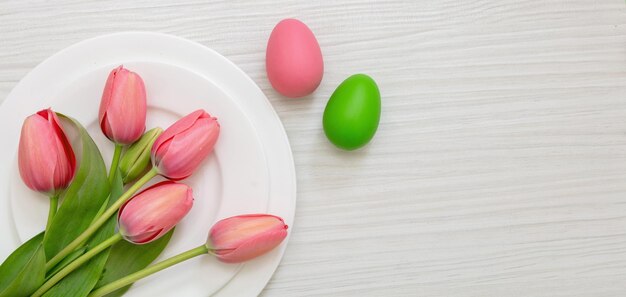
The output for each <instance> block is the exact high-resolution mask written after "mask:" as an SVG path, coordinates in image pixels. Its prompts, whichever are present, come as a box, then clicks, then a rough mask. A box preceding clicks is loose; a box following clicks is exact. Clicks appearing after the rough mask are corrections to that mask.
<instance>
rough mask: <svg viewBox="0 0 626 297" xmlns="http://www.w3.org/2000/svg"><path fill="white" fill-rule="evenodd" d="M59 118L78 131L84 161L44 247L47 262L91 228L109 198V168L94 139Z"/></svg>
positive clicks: (74, 122) (53, 221) (69, 188)
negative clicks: (107, 168) (107, 169)
mask: <svg viewBox="0 0 626 297" xmlns="http://www.w3.org/2000/svg"><path fill="white" fill-rule="evenodd" d="M58 115H59V117H61V118H63V119H66V120H69V122H70V123H71V126H73V128H75V129H77V130H78V132H79V136H80V142H81V144H82V148H81V154H79V155H81V156H82V157H81V160H80V161H79V165H78V169H77V171H76V175H75V177H74V180H73V181H72V184H71V185H70V186H69V187H68V188H67V190H66V191H65V192H64V193H63V194H62V196H61V199H63V204H61V207H60V208H59V210H58V212H57V214H56V216H55V217H54V219H53V220H52V224H51V225H50V228H49V229H48V230H47V231H46V233H45V236H44V239H43V247H44V250H45V253H46V257H47V258H48V259H50V258H52V257H53V256H54V255H56V254H57V253H58V252H59V251H61V249H63V248H64V247H65V246H66V245H67V244H69V243H70V242H72V240H74V239H75V238H76V237H78V235H80V234H81V233H82V232H83V231H84V230H85V229H87V227H89V225H90V223H91V222H92V221H93V219H94V217H95V216H96V214H97V213H98V210H100V207H101V206H102V204H103V203H104V202H105V201H106V199H107V197H108V196H109V182H108V177H107V171H106V166H105V165H104V161H103V160H102V155H101V154H100V151H99V150H98V147H97V146H96V144H95V143H94V141H93V139H91V137H90V136H89V134H88V133H87V131H86V130H85V128H84V127H83V126H82V125H81V124H80V123H79V122H78V121H76V120H74V119H72V118H70V117H67V116H64V115H62V114H58ZM75 150H76V148H75Z"/></svg>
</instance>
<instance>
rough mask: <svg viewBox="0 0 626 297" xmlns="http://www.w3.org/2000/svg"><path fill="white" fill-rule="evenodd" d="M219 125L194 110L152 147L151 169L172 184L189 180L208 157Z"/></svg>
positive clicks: (218, 131) (168, 130) (164, 133)
mask: <svg viewBox="0 0 626 297" xmlns="http://www.w3.org/2000/svg"><path fill="white" fill-rule="evenodd" d="M219 134H220V124H219V123H218V122H217V119H216V118H214V117H211V116H210V115H209V114H208V113H206V111H204V110H201V109H200V110H196V111H194V112H192V113H190V114H189V115H187V116H185V117H183V118H182V119H180V120H178V121H177V122H176V123H174V124H173V125H172V126H170V127H169V128H167V130H165V131H164V132H163V133H162V134H161V135H160V136H159V138H157V140H156V141H155V142H154V145H152V151H151V153H152V165H154V168H156V170H157V172H158V173H159V174H161V175H163V176H165V177H167V178H169V179H172V180H181V179H184V178H186V177H188V176H190V175H191V174H192V173H193V172H194V171H195V170H196V169H197V168H198V166H200V163H201V162H202V161H203V160H204V159H205V158H206V156H207V155H208V154H209V153H211V151H212V150H213V146H214V145H215V142H216V141H217V137H218V136H219Z"/></svg>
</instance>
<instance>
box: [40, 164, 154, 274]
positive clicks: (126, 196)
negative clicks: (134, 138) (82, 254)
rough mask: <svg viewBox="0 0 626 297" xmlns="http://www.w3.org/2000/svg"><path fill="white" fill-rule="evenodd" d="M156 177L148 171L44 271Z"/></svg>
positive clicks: (63, 256) (53, 259)
mask: <svg viewBox="0 0 626 297" xmlns="http://www.w3.org/2000/svg"><path fill="white" fill-rule="evenodd" d="M156 175H157V172H156V170H155V169H152V170H150V171H148V172H147V173H146V174H145V175H144V176H143V177H141V178H140V179H139V180H138V181H137V182H136V183H135V184H134V185H132V186H131V187H130V188H128V190H127V191H126V192H125V193H124V194H122V196H120V198H118V199H117V200H116V201H115V203H113V204H112V205H111V206H110V207H109V208H108V209H107V210H106V211H104V213H102V215H101V216H100V217H99V218H97V219H96V220H95V221H94V222H93V223H91V225H90V226H89V227H87V229H85V231H83V233H81V234H80V235H79V236H78V237H76V238H75V239H74V240H73V241H72V242H70V244H68V245H67V246H66V247H65V248H63V249H62V250H61V251H60V252H59V253H58V254H56V255H55V256H54V257H52V259H50V261H48V263H46V271H50V269H52V267H54V266H55V265H57V264H58V263H59V262H61V260H63V258H65V257H67V255H69V254H70V253H71V252H73V251H74V250H75V249H77V248H79V247H80V245H81V244H82V243H83V242H84V241H85V240H87V239H89V237H90V236H91V235H93V233H94V232H96V231H97V230H98V229H99V228H100V227H101V226H102V225H103V224H104V223H105V222H106V221H107V220H108V219H109V218H110V217H111V216H112V215H113V214H114V213H115V212H117V210H118V209H119V208H120V207H121V206H122V204H124V202H126V201H127V200H128V199H130V198H131V197H132V196H133V194H135V192H137V191H138V190H139V189H140V188H141V187H142V186H143V185H145V184H146V183H147V182H148V181H150V180H151V179H152V178H153V177H155V176H156Z"/></svg>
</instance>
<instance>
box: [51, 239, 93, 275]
mask: <svg viewBox="0 0 626 297" xmlns="http://www.w3.org/2000/svg"><path fill="white" fill-rule="evenodd" d="M86 251H87V247H86V246H84V247H81V248H79V249H77V250H75V251H73V252H71V253H70V254H69V255H67V257H65V258H64V259H63V260H61V262H59V264H57V265H56V266H54V268H52V270H50V271H49V272H48V277H46V280H48V279H49V278H50V277H52V276H53V275H55V274H56V273H57V272H59V271H60V270H61V269H63V267H65V266H67V264H70V263H72V261H74V260H76V258H78V257H80V256H82V255H83V254H84V253H85V252H86Z"/></svg>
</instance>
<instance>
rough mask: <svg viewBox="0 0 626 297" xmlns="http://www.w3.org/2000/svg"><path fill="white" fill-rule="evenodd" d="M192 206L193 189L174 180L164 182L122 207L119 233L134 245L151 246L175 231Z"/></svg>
mask: <svg viewBox="0 0 626 297" xmlns="http://www.w3.org/2000/svg"><path fill="white" fill-rule="evenodd" d="M192 205H193V195H192V190H191V188H190V187H189V186H187V185H185V184H179V183H175V182H172V181H165V182H160V183H158V184H156V185H154V186H152V187H149V188H148V189H146V190H144V191H143V192H141V193H139V194H137V195H135V196H134V197H133V198H131V199H130V200H128V202H126V204H124V205H123V206H122V208H120V211H119V215H118V224H119V232H120V234H121V235H122V236H123V237H124V238H125V239H126V240H128V241H130V242H132V243H135V244H145V243H149V242H151V241H154V240H156V239H158V238H160V237H161V236H163V235H165V233H167V232H168V231H170V230H171V229H172V228H174V226H176V224H178V222H180V220H182V218H183V217H184V216H185V215H186V214H187V213H188V212H189V210H190V209H191V206H192Z"/></svg>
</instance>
